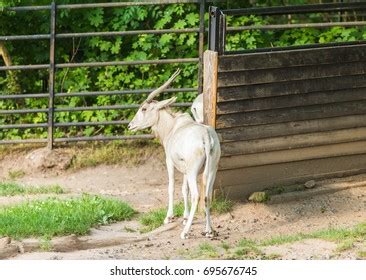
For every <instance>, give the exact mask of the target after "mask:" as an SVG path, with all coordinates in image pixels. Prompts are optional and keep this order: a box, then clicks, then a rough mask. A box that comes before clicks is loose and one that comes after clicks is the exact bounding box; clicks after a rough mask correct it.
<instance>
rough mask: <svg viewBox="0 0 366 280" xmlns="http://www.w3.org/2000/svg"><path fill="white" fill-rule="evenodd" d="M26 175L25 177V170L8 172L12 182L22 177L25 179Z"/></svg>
mask: <svg viewBox="0 0 366 280" xmlns="http://www.w3.org/2000/svg"><path fill="white" fill-rule="evenodd" d="M24 175H25V172H24V171H23V170H10V171H9V172H8V177H9V178H10V179H11V180H15V179H18V178H22V177H24Z"/></svg>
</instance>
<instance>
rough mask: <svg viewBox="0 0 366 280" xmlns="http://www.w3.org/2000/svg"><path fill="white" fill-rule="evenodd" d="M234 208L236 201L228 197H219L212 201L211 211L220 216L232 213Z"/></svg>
mask: <svg viewBox="0 0 366 280" xmlns="http://www.w3.org/2000/svg"><path fill="white" fill-rule="evenodd" d="M233 207H234V201H232V200H230V199H228V198H226V197H223V196H219V197H217V198H215V199H214V200H213V201H212V205H211V210H212V212H215V213H218V214H225V213H228V212H231V211H232V210H233Z"/></svg>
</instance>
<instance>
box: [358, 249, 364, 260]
mask: <svg viewBox="0 0 366 280" xmlns="http://www.w3.org/2000/svg"><path fill="white" fill-rule="evenodd" d="M357 256H358V257H359V258H360V259H363V260H366V251H358V252H357Z"/></svg>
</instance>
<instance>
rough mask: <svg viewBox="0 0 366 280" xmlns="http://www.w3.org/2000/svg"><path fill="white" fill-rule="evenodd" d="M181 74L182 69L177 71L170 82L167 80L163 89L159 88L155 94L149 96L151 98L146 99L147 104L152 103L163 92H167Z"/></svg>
mask: <svg viewBox="0 0 366 280" xmlns="http://www.w3.org/2000/svg"><path fill="white" fill-rule="evenodd" d="M179 73H180V69H179V68H178V70H177V71H175V73H174V74H173V76H171V77H170V78H169V80H167V81H166V82H165V83H164V84H163V85H162V86H161V87H159V88H157V89H156V90H154V91H153V92H151V93H150V94H149V96H148V97H147V98H146V100H145V102H150V101H151V100H153V99H154V98H155V97H156V96H158V95H159V94H160V93H161V92H163V91H164V90H166V89H167V88H168V87H169V85H170V84H171V83H172V82H173V81H174V80H175V78H176V77H177V76H178V75H179ZM145 102H144V103H145Z"/></svg>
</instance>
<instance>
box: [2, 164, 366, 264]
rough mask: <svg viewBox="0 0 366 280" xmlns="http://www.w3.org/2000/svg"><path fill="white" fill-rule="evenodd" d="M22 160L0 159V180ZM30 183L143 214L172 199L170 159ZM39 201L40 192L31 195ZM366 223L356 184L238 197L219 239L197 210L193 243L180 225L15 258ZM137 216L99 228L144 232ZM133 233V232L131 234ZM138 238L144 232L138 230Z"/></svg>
mask: <svg viewBox="0 0 366 280" xmlns="http://www.w3.org/2000/svg"><path fill="white" fill-rule="evenodd" d="M21 161H22V159H21V158H20V159H17V160H10V159H5V160H3V161H1V162H0V164H1V165H0V167H1V168H0V180H8V172H9V170H13V169H16V168H17V167H19V166H20V162H21ZM17 181H18V182H21V183H25V184H30V185H49V184H59V185H60V186H62V187H64V188H65V189H67V190H68V191H69V192H70V194H68V195H74V194H80V193H83V192H87V193H94V194H102V195H111V196H113V197H118V198H120V199H122V200H125V201H127V202H129V203H131V205H132V206H133V207H134V208H136V209H137V210H138V211H140V212H145V211H149V210H151V209H155V208H158V207H161V206H165V205H166V203H167V194H166V188H167V175H166V171H165V166H164V162H161V161H160V160H158V159H154V160H151V161H149V162H148V163H145V164H143V165H140V166H137V167H133V168H131V167H124V166H98V167H94V168H87V169H83V170H79V171H66V172H61V173H59V172H57V173H55V172H33V171H32V172H30V171H27V174H26V175H25V176H24V177H22V178H20V179H17ZM176 182H177V185H176V199H177V200H179V199H180V198H181V195H180V182H181V178H180V176H177V179H176ZM355 182H356V183H360V182H361V184H359V185H361V186H362V182H365V185H366V175H358V176H353V177H347V178H342V179H332V180H324V181H320V182H317V186H322V185H327V184H328V185H329V184H333V183H344V184H351V183H355ZM33 198H34V197H33ZM24 199H29V197H28V198H24V197H12V198H9V197H6V198H0V205H7V204H11V203H16V202H19V201H22V200H24ZM365 221H366V188H365V187H358V188H351V189H348V190H343V191H339V192H336V193H333V194H328V195H319V196H315V197H309V198H304V199H300V200H296V201H290V202H284V203H277V204H255V203H248V202H239V203H237V204H236V205H235V207H234V209H233V211H232V212H231V213H226V214H223V215H214V216H213V224H214V226H215V227H216V229H217V231H218V233H219V236H218V238H216V239H215V240H210V239H207V238H204V237H203V236H202V235H201V232H202V231H203V227H204V217H203V216H202V215H198V216H197V218H196V219H195V221H194V224H193V226H192V234H191V237H190V239H188V240H184V241H182V240H180V238H179V233H180V231H181V230H182V226H181V225H179V226H177V227H176V228H174V229H172V230H170V231H166V232H163V233H161V234H159V235H158V236H156V237H152V238H150V239H149V240H146V241H142V242H137V243H132V244H126V245H121V246H116V247H109V248H102V249H93V250H84V251H74V252H69V253H56V252H36V253H29V254H20V255H18V256H17V257H15V259H182V258H186V256H187V253H189V252H191V251H193V250H195V249H196V248H197V247H198V246H199V245H200V244H202V243H203V242H210V243H212V244H213V245H215V246H219V245H220V244H221V243H222V242H223V241H225V242H227V243H228V244H232V245H234V244H235V243H236V242H238V240H240V239H242V238H252V239H257V240H261V239H267V238H270V237H273V236H277V235H288V234H296V233H301V232H313V231H315V230H319V229H326V228H329V227H351V226H354V225H356V224H358V223H360V222H365ZM139 227H140V225H139V223H138V222H136V221H132V222H126V224H123V223H122V224H118V225H114V226H111V227H102V228H100V229H98V234H103V232H105V234H110V231H112V230H113V231H118V232H124V231H126V228H129V229H131V228H132V229H135V230H136V231H138V229H139ZM108 232H109V233H108ZM130 234H131V233H130ZM135 234H136V235H137V234H138V233H135ZM365 246H366V245H365V244H358V245H357V246H355V248H353V249H351V250H347V251H345V252H342V253H337V252H336V244H334V243H332V242H328V241H321V240H305V241H301V242H296V243H293V244H285V245H281V246H271V247H267V248H265V252H266V253H268V254H278V255H280V256H281V258H283V259H334V258H340V259H355V258H357V256H356V252H357V250H366V248H365Z"/></svg>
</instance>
